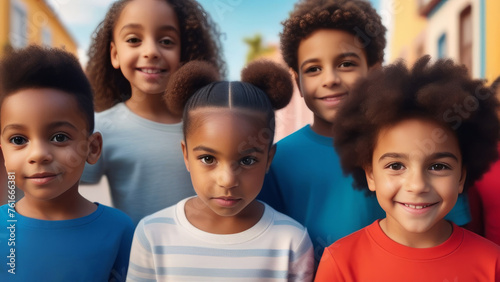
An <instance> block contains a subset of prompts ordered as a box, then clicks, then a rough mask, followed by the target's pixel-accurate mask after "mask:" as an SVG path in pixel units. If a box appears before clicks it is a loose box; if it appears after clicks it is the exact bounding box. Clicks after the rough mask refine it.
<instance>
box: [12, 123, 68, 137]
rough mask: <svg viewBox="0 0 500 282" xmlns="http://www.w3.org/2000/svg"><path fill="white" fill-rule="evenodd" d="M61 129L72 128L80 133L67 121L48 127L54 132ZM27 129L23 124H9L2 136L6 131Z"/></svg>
mask: <svg viewBox="0 0 500 282" xmlns="http://www.w3.org/2000/svg"><path fill="white" fill-rule="evenodd" d="M59 127H71V128H72V129H74V130H76V131H78V128H77V127H76V126H74V125H73V124H72V123H70V122H67V121H56V122H53V123H51V124H49V126H48V130H53V129H55V128H59ZM24 129H26V126H24V125H22V124H8V125H6V126H5V127H4V128H3V130H2V135H3V134H4V133H5V131H6V130H24Z"/></svg>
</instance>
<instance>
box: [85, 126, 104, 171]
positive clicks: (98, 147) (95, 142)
mask: <svg viewBox="0 0 500 282" xmlns="http://www.w3.org/2000/svg"><path fill="white" fill-rule="evenodd" d="M88 140H89V152H88V154H87V162H88V163H89V164H91V165H92V164H95V163H96V162H97V161H98V160H99V157H100V156H101V152H102V135H101V133H99V132H94V133H92V135H90V137H89V139H88Z"/></svg>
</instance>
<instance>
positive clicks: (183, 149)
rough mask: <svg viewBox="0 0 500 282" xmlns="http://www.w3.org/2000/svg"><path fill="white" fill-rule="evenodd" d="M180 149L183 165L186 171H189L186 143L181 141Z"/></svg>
mask: <svg viewBox="0 0 500 282" xmlns="http://www.w3.org/2000/svg"><path fill="white" fill-rule="evenodd" d="M181 147H182V155H183V156H184V164H185V165H186V169H187V171H189V161H188V153H187V146H186V142H184V140H182V141H181Z"/></svg>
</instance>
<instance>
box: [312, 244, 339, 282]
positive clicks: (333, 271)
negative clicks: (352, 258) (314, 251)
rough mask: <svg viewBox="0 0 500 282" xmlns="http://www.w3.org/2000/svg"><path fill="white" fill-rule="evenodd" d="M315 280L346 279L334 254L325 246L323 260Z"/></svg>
mask: <svg viewBox="0 0 500 282" xmlns="http://www.w3.org/2000/svg"><path fill="white" fill-rule="evenodd" d="M314 281H315V282H322V281H325V282H333V281H345V279H344V278H343V277H342V273H341V271H340V269H339V267H338V265H337V263H336V262H335V260H334V259H333V256H332V254H331V253H330V250H329V249H328V248H325V251H324V252H323V256H322V257H321V261H320V262H319V266H318V271H317V272H316V278H315V279H314Z"/></svg>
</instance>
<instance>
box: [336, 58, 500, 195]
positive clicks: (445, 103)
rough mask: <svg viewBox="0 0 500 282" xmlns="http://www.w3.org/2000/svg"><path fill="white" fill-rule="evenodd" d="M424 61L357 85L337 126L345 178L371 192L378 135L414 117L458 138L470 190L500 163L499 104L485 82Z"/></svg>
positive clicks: (450, 65) (400, 66)
mask: <svg viewBox="0 0 500 282" xmlns="http://www.w3.org/2000/svg"><path fill="white" fill-rule="evenodd" d="M429 61H430V57H429V56H424V57H422V58H420V59H419V60H418V61H417V62H416V63H415V65H414V66H413V68H412V69H411V70H408V69H407V67H406V65H405V63H404V62H402V61H399V62H398V63H396V64H393V65H389V66H387V67H385V68H383V69H382V70H380V71H374V72H372V73H371V74H370V75H369V76H368V77H367V78H364V79H361V80H360V81H358V84H357V85H356V86H355V87H354V88H353V90H352V91H351V93H350V94H349V96H348V97H347V98H346V99H345V100H344V101H343V106H342V107H341V108H340V109H339V111H338V112H337V116H336V120H335V122H334V123H333V138H334V146H335V149H336V150H337V152H338V153H339V156H340V161H341V164H342V168H343V171H344V173H346V174H352V176H353V178H354V186H355V188H358V189H367V188H368V185H367V181H366V176H365V172H364V169H363V168H365V167H368V166H370V165H371V163H372V156H373V151H374V149H375V146H376V140H377V136H378V133H379V132H380V130H381V129H383V128H386V127H387V126H392V125H395V124H396V123H398V122H400V121H402V120H404V119H408V118H412V117H417V118H424V119H430V120H432V121H435V122H437V123H439V124H442V125H443V126H446V127H448V128H450V130H452V131H453V132H454V133H455V134H456V137H457V140H458V143H459V146H460V151H461V153H462V162H463V165H464V167H466V168H467V177H466V180H465V184H464V188H468V187H470V186H471V185H472V184H473V183H474V182H475V181H476V180H478V179H480V178H481V176H482V175H483V174H484V173H485V172H486V171H487V170H488V168H489V166H490V164H491V163H492V162H493V161H495V160H496V159H497V158H498V152H497V142H498V140H499V127H500V125H499V120H498V118H497V115H496V111H497V108H498V106H499V103H498V101H497V99H496V98H495V95H494V93H493V92H492V91H491V89H490V88H488V87H486V86H485V85H484V81H482V80H475V79H471V78H469V76H468V73H467V68H466V67H465V66H463V65H462V66H459V65H456V64H454V63H453V61H452V60H450V59H447V60H438V61H436V62H435V63H434V64H429Z"/></svg>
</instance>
